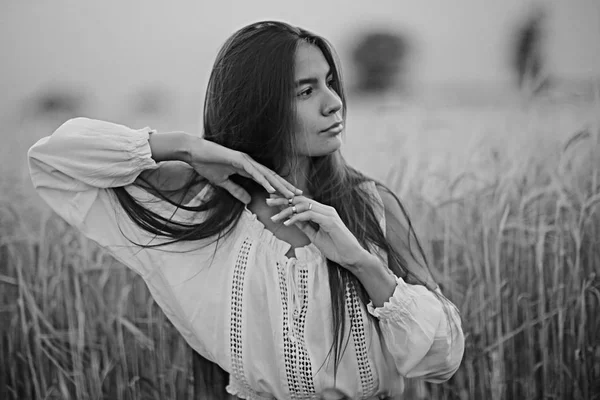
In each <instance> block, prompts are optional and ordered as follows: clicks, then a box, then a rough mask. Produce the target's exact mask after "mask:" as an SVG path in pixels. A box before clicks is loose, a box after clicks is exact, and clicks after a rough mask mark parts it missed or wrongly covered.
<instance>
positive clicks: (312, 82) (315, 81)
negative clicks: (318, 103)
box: [296, 68, 331, 86]
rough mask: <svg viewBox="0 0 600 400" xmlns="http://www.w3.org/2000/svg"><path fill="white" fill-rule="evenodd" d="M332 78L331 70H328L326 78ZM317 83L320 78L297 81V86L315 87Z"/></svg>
mask: <svg viewBox="0 0 600 400" xmlns="http://www.w3.org/2000/svg"><path fill="white" fill-rule="evenodd" d="M330 76H331V68H330V69H329V70H327V74H326V75H325V77H326V78H329V77H330ZM317 82H319V78H314V77H310V78H302V79H300V80H298V81H296V86H302V85H307V84H311V85H315V84H316V83H317Z"/></svg>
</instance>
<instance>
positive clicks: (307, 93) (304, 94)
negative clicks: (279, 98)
mask: <svg viewBox="0 0 600 400" xmlns="http://www.w3.org/2000/svg"><path fill="white" fill-rule="evenodd" d="M311 93H312V88H308V89H306V90H303V91H301V92H300V93H298V96H300V97H306V96H310V94H311Z"/></svg>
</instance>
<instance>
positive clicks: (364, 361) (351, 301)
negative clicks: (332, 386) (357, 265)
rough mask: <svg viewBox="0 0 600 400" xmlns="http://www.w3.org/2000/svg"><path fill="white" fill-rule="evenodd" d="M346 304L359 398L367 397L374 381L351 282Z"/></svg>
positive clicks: (361, 318) (372, 390)
mask: <svg viewBox="0 0 600 400" xmlns="http://www.w3.org/2000/svg"><path fill="white" fill-rule="evenodd" d="M346 305H347V307H348V311H349V314H350V321H351V326H352V341H353V342H354V349H355V352H356V360H357V362H358V373H359V377H360V384H361V387H362V397H361V399H368V398H370V397H372V396H373V394H374V391H375V382H374V379H373V370H372V369H371V365H370V363H369V357H368V356H367V341H366V336H365V325H364V322H363V317H362V312H361V304H360V299H359V298H358V293H357V292H356V288H355V287H354V284H353V283H352V282H350V283H349V284H348V286H346Z"/></svg>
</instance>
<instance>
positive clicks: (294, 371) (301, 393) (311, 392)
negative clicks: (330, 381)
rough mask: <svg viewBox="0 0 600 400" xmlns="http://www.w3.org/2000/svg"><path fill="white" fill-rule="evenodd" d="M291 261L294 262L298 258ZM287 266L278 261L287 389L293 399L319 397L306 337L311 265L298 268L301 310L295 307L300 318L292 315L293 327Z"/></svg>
mask: <svg viewBox="0 0 600 400" xmlns="http://www.w3.org/2000/svg"><path fill="white" fill-rule="evenodd" d="M291 262H295V260H294V261H291ZM287 268H289V266H288V265H286V264H285V263H277V270H278V275H279V290H280V294H281V302H282V306H283V332H284V335H283V352H284V359H285V373H286V376H287V384H288V391H289V393H290V398H291V399H293V400H299V399H307V398H308V399H310V398H316V396H315V387H314V382H313V374H312V366H311V364H310V358H309V356H308V352H307V350H306V342H305V341H304V325H305V323H306V312H307V309H308V284H307V282H308V269H307V268H306V267H305V266H301V267H300V268H299V278H300V282H299V289H300V293H299V294H300V297H301V299H300V310H296V312H297V318H294V319H293V326H291V327H290V326H289V324H288V313H289V308H288V301H287V299H288V296H287V282H286V269H287Z"/></svg>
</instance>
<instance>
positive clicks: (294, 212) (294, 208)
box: [292, 206, 298, 214]
mask: <svg viewBox="0 0 600 400" xmlns="http://www.w3.org/2000/svg"><path fill="white" fill-rule="evenodd" d="M292 213H293V214H297V213H298V209H297V208H296V206H293V207H292Z"/></svg>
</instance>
